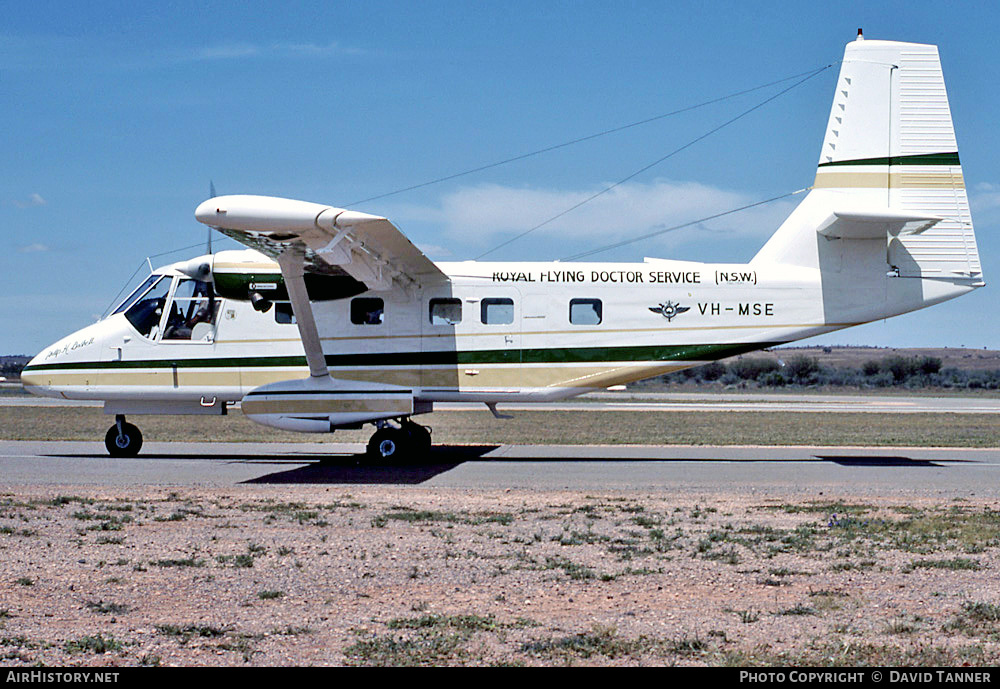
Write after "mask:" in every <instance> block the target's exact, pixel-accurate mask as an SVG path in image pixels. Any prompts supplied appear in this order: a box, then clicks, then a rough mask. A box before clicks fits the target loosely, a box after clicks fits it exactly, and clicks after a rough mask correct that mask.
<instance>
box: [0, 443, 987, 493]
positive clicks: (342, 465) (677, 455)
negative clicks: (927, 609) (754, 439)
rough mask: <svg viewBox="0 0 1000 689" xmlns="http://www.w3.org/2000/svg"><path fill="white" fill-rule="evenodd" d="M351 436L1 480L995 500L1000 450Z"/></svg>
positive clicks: (21, 458)
mask: <svg viewBox="0 0 1000 689" xmlns="http://www.w3.org/2000/svg"><path fill="white" fill-rule="evenodd" d="M362 451H363V446H362V445H360V444H347V443H156V442H151V443H148V444H146V445H145V446H144V447H143V451H142V454H141V455H140V456H139V457H136V458H134V459H112V458H110V457H108V456H107V453H106V451H105V449H104V447H103V444H102V443H100V442H65V441H58V442H57V441H46V442H39V441H0V486H6V487H15V486H19V485H52V486H62V485H102V486H116V487H123V486H146V485H158V486H236V485H241V484H244V485H247V484H249V485H258V486H266V485H275V484H276V485H278V486H280V485H282V484H313V485H341V486H344V485H363V484H367V485H397V486H427V487H447V488H462V489H491V490H495V489H506V488H511V489H529V490H530V489H537V490H625V491H641V492H645V493H648V492H662V491H666V490H674V491H698V492H702V491H712V490H718V491H734V490H735V491H748V492H751V493H760V494H768V493H784V494H787V493H789V492H791V493H795V494H799V495H805V496H810V495H822V494H823V493H824V492H828V493H834V492H836V493H843V494H856V495H868V496H872V495H896V496H907V495H913V496H931V497H941V496H945V497H964V496H973V495H976V496H979V497H997V498H1000V480H998V479H1000V449H927V448H919V449H908V448H844V447H777V448H776V447H745V446H742V447H741V446H737V447H700V446H699V447H684V446H669V447H668V446H593V445H583V446H571V445H560V446H552V445H500V446H496V445H462V446H436V447H435V448H434V449H433V451H432V452H431V453H430V454H429V455H428V456H427V458H426V460H425V461H422V462H419V463H415V464H411V465H406V466H372V465H368V464H365V463H362V462H361V460H362V459H363V457H362V455H361V454H360V453H361V452H362Z"/></svg>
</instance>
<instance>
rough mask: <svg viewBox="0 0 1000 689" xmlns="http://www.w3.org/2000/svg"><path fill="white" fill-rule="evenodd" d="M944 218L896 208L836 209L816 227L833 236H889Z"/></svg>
mask: <svg viewBox="0 0 1000 689" xmlns="http://www.w3.org/2000/svg"><path fill="white" fill-rule="evenodd" d="M942 220H943V218H941V217H939V216H936V215H927V214H925V213H914V212H913V211H905V210H900V209H894V208H880V209H875V210H849V211H848V210H843V211H834V212H833V213H831V214H830V216H829V217H828V218H827V219H826V222H824V223H822V224H821V225H820V226H819V228H818V229H817V230H816V231H817V232H818V233H819V234H821V235H823V236H824V237H829V238H830V239H886V238H887V237H890V236H891V237H897V236H899V235H907V234H920V233H921V232H923V231H924V230H927V229H930V228H931V227H934V225H936V224H937V223H939V222H941V221H942Z"/></svg>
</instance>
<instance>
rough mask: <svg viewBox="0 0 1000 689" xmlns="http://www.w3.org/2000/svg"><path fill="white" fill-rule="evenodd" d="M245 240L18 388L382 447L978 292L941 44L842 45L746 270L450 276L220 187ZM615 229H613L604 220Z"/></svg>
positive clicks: (226, 215) (121, 415) (222, 217)
mask: <svg viewBox="0 0 1000 689" xmlns="http://www.w3.org/2000/svg"><path fill="white" fill-rule="evenodd" d="M195 217H196V218H197V219H198V220H199V221H200V222H202V223H205V224H206V225H209V226H211V227H214V228H216V229H217V230H219V231H220V232H222V233H224V234H226V235H228V236H230V237H232V238H234V239H235V240H237V241H239V242H241V243H243V244H245V245H247V246H248V247H250V248H249V249H246V250H236V251H220V252H218V253H215V254H209V255H205V256H200V257H198V258H194V259H191V260H189V261H184V262H180V263H175V264H173V265H170V266H166V267H164V268H160V269H158V270H155V271H154V272H153V273H152V275H150V276H149V278H148V279H147V280H146V281H145V282H144V283H143V284H142V285H141V286H140V287H139V288H138V289H136V290H135V291H134V292H133V293H132V294H131V295H130V296H129V297H127V298H126V299H125V300H124V301H123V302H122V303H121V304H120V305H119V306H118V307H117V308H116V309H115V310H114V312H113V313H112V314H111V315H110V316H109V317H107V318H105V319H104V320H101V321H99V322H97V323H95V324H93V325H90V326H88V327H86V328H84V329H82V330H80V331H78V332H76V333H73V334H72V335H70V336H69V337H66V338H64V339H63V340H60V341H59V342H57V343H56V344H54V345H52V346H50V347H48V348H46V349H45V350H44V351H43V352H42V353H41V354H39V355H38V356H36V357H35V358H34V359H33V360H32V361H31V362H30V363H29V364H28V365H27V366H26V367H25V368H24V371H23V373H22V381H23V384H24V387H25V389H26V390H28V391H30V392H32V393H35V394H38V395H47V396H54V397H63V398H70V399H92V400H93V399H96V400H103V401H104V411H105V413H107V414H113V415H115V416H116V423H115V425H113V426H112V427H111V428H110V429H109V430H108V433H107V436H106V439H105V440H106V444H107V447H108V450H109V451H110V453H111V454H112V455H115V456H134V455H135V454H136V453H138V451H139V448H140V446H141V444H142V436H141V434H140V433H139V430H138V429H137V428H136V427H135V426H133V425H132V424H129V423H126V421H125V416H126V415H137V414H225V413H226V411H227V407H228V405H230V404H233V403H235V402H237V401H239V402H241V407H242V411H243V413H244V414H246V415H247V416H248V417H249V418H250V419H252V420H254V421H256V422H258V423H261V424H264V425H267V426H272V427H274V428H280V429H286V430H292V431H302V432H307V433H309V432H311V433H328V432H332V431H335V430H336V429H340V428H359V427H361V426H363V425H364V424H369V423H371V424H373V425H374V426H375V427H376V431H375V433H374V435H373V436H372V438H371V441H370V442H369V444H368V452H369V454H370V455H371V456H372V457H374V458H383V459H399V458H403V457H407V456H413V455H414V454H416V453H419V452H420V451H422V450H425V449H427V448H428V447H429V446H430V443H431V437H430V432H429V431H428V429H427V428H426V427H424V426H421V425H418V424H417V423H415V422H414V421H413V420H412V417H414V416H416V415H419V414H425V413H428V412H430V411H432V410H433V408H434V403H435V402H455V401H462V402H469V401H474V402H483V403H486V404H487V405H488V406H489V407H490V409H491V410H492V411H493V413H494V414H495V415H496V414H497V411H496V405H497V404H498V403H503V402H513V401H517V402H534V401H539V402H541V401H551V400H556V399H562V398H567V397H572V396H574V395H580V394H582V393H586V392H589V391H594V390H598V389H603V388H607V387H609V386H613V385H619V384H623V383H628V382H632V381H636V380H640V379H643V378H648V377H651V376H656V375H660V374H663V373H668V372H671V371H676V370H679V369H683V368H687V367H691V366H698V365H700V364H704V363H706V362H709V361H713V360H716V359H720V358H723V357H727V356H731V355H734V354H739V353H743V352H749V351H752V350H756V349H761V348H764V347H771V346H774V345H778V344H783V343H786V342H791V341H793V340H799V339H801V338H806V337H811V336H814V335H819V334H821V333H827V332H830V331H833V330H837V329H840V328H846V327H849V326H852V325H858V324H861V323H867V322H869V321H873V320H879V319H883V318H887V317H889V316H894V315H898V314H902V313H906V312H910V311H914V310H916V309H921V308H923V307H926V306H930V305H932V304H936V303H938V302H942V301H945V300H947V299H952V298H954V297H957V296H960V295H963V294H966V293H967V292H971V291H972V290H974V289H976V288H977V287H981V286H983V285H984V284H985V283H984V281H983V275H982V271H981V266H980V262H979V253H978V250H977V248H976V239H975V235H974V232H973V226H972V217H971V215H970V212H969V203H968V198H967V196H966V191H965V184H964V181H963V178H962V167H961V165H960V163H959V158H958V147H957V144H956V141H955V133H954V128H953V125H952V119H951V112H950V109H949V105H948V97H947V94H946V91H945V85H944V78H943V75H942V71H941V63H940V59H939V57H938V50H937V47H936V46H933V45H921V44H914V43H900V42H891V41H875V40H868V41H866V40H864V39H863V37H862V36H861V35H860V32H859V36H858V40H856V41H853V42H851V43H848V45H847V48H846V51H845V54H844V59H843V62H842V64H841V70H840V75H839V77H838V81H837V86H836V92H835V94H834V99H833V107H832V110H831V112H830V119H829V123H828V125H827V129H826V136H825V138H824V140H823V147H822V150H821V153H820V158H819V165H818V167H817V170H816V177H815V182H814V184H813V187H812V188H811V189H810V190H809V193H808V195H807V196H806V197H805V198H804V199H803V200H802V202H801V203H800V204H799V205H798V207H796V208H795V210H794V211H793V212H792V213H791V215H789V217H788V218H787V219H786V220H785V221H784V223H783V224H782V225H781V226H780V227H779V228H778V229H777V231H776V232H775V233H774V234H773V235H772V236H771V238H770V239H769V240H768V241H767V243H766V244H765V245H764V246H763V248H761V249H760V251H759V252H758V253H757V255H756V256H754V257H753V259H751V260H750V262H749V263H746V264H715V263H693V262H687V261H672V260H662V259H652V258H646V259H645V260H644V261H643V262H642V263H598V262H508V261H503V262H482V261H462V262H450V263H435V262H433V261H431V260H430V259H428V258H427V257H426V256H425V255H424V254H423V253H422V252H421V251H420V250H419V249H417V248H416V247H415V246H414V245H413V244H412V243H411V242H410V241H409V240H408V239H407V238H406V237H405V236H404V235H403V234H402V233H401V232H400V231H399V230H398V229H396V227H395V226H393V225H392V223H390V222H389V221H388V220H387V219H385V218H382V217H379V216H376V215H369V214H367V213H362V212H358V211H355V210H344V209H340V208H335V207H333V206H326V205H322V204H316V203H307V202H304V201H294V200H290V199H282V198H271V197H265V196H220V197H216V198H212V199H209V200H208V201H205V202H204V203H202V204H201V205H200V206H198V208H197V210H196V211H195ZM610 229H613V228H609V230H610Z"/></svg>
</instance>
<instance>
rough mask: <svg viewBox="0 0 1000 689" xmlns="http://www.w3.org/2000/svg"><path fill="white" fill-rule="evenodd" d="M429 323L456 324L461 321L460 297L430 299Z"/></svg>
mask: <svg viewBox="0 0 1000 689" xmlns="http://www.w3.org/2000/svg"><path fill="white" fill-rule="evenodd" d="M430 303H431V311H430V315H431V325H458V324H459V323H461V322H462V300H461V299H431V302H430Z"/></svg>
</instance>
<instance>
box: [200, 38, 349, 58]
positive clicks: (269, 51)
mask: <svg viewBox="0 0 1000 689" xmlns="http://www.w3.org/2000/svg"><path fill="white" fill-rule="evenodd" d="M365 54H367V51H365V50H362V49H360V48H352V47H350V46H345V45H341V44H340V43H337V42H336V41H331V42H330V43H323V44H320V43H272V44H269V45H260V44H254V43H225V44H222V45H215V46H207V47H203V48H198V49H196V50H194V51H193V52H191V53H189V54H188V55H186V56H185V57H184V58H183V59H186V60H195V61H200V60H239V59H244V58H250V57H335V56H339V55H365Z"/></svg>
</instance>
